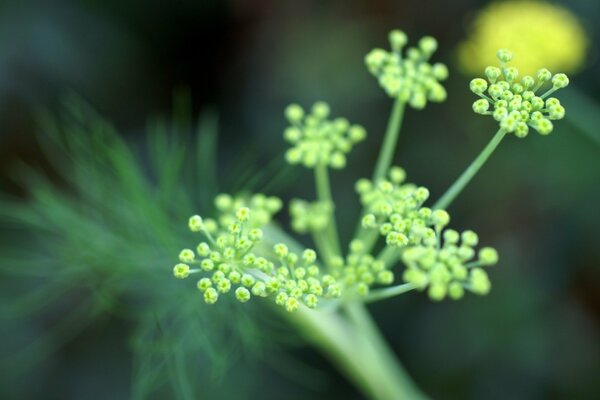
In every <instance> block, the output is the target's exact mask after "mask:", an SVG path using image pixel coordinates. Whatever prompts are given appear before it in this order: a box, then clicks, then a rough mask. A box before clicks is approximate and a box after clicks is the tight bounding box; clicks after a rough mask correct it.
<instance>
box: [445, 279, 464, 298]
mask: <svg viewBox="0 0 600 400" xmlns="http://www.w3.org/2000/svg"><path fill="white" fill-rule="evenodd" d="M464 294H465V290H464V289H463V287H462V285H461V284H460V283H458V282H452V283H450V285H448V296H450V298H451V299H452V300H458V299H461V298H462V297H463V296H464Z"/></svg>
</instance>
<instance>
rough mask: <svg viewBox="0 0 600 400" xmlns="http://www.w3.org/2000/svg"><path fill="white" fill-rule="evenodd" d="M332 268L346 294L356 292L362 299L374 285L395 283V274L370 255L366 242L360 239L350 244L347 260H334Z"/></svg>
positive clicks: (337, 258) (339, 258)
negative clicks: (348, 291)
mask: <svg viewBox="0 0 600 400" xmlns="http://www.w3.org/2000/svg"><path fill="white" fill-rule="evenodd" d="M331 268H332V272H331V275H333V276H334V277H335V278H336V279H337V281H338V282H339V283H340V285H342V286H343V287H344V292H346V290H350V291H354V292H356V293H357V294H359V295H360V296H362V297H365V296H367V295H368V294H369V290H370V288H371V287H372V286H374V285H390V284H392V283H393V282H394V273H393V272H392V271H390V270H389V269H387V267H386V264H385V262H383V261H381V260H378V259H376V258H375V257H373V256H372V255H370V254H368V253H367V252H366V249H365V244H364V242H363V241H362V240H359V239H354V240H352V242H350V251H349V253H348V256H347V257H346V259H345V260H344V259H343V258H342V257H335V258H334V259H333V260H332V262H331Z"/></svg>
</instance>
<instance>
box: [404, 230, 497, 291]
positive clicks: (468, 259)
mask: <svg viewBox="0 0 600 400" xmlns="http://www.w3.org/2000/svg"><path fill="white" fill-rule="evenodd" d="M442 242H443V243H442ZM477 243H478V236H477V234H476V233H475V232H473V231H464V232H462V234H459V233H458V232H457V231H455V230H452V229H447V230H445V231H444V232H443V233H438V234H437V237H436V240H435V243H427V244H425V243H424V244H423V245H419V246H413V247H409V248H407V249H405V250H404V251H403V253H402V261H403V262H404V264H406V267H407V268H406V270H405V271H404V274H403V279H404V281H406V282H408V283H412V284H414V285H415V286H417V288H419V289H421V290H425V289H427V293H428V294H429V297H430V298H431V299H432V300H436V301H440V300H443V299H444V298H445V297H446V296H448V297H450V298H451V299H454V300H458V299H460V298H462V297H463V295H464V292H465V290H469V291H471V292H473V293H475V294H478V295H485V294H487V293H488V292H489V291H490V287H491V284H490V280H489V278H488V274H487V272H486V271H485V270H484V269H483V268H481V267H485V266H490V265H494V264H496V263H497V262H498V253H497V252H496V250H494V249H493V248H491V247H484V248H481V249H480V250H479V252H478V253H476V252H475V249H474V247H475V246H477Z"/></svg>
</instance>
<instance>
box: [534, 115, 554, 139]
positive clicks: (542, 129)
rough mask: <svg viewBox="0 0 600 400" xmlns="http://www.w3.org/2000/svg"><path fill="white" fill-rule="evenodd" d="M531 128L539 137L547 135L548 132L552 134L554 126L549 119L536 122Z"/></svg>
mask: <svg viewBox="0 0 600 400" xmlns="http://www.w3.org/2000/svg"><path fill="white" fill-rule="evenodd" d="M533 127H534V128H535V130H536V131H538V132H539V133H540V135H548V134H549V133H550V132H552V129H553V128H554V125H552V121H550V120H549V119H546V118H543V119H540V120H539V121H537V122H536V124H535V125H534V126H533Z"/></svg>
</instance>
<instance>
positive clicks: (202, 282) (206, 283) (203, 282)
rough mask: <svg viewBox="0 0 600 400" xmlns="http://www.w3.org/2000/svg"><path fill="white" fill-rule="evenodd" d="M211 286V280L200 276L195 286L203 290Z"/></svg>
mask: <svg viewBox="0 0 600 400" xmlns="http://www.w3.org/2000/svg"><path fill="white" fill-rule="evenodd" d="M211 286H212V281H211V280H210V279H208V278H202V279H200V280H199V281H198V283H196V287H197V288H198V290H199V291H201V292H205V291H206V289H208V288H209V287H211Z"/></svg>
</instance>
